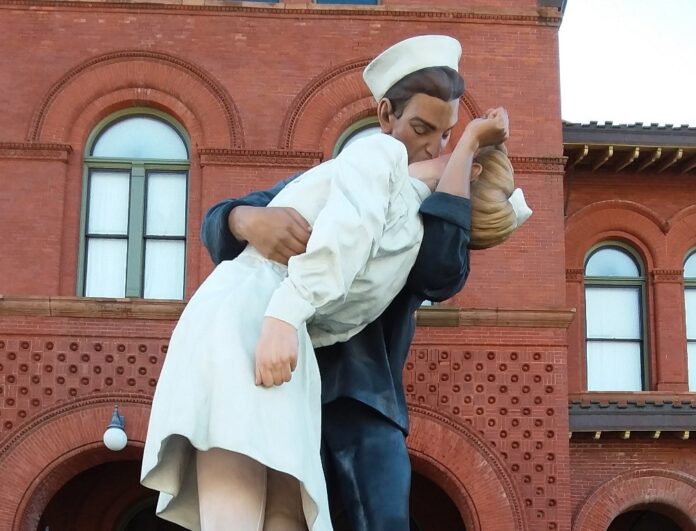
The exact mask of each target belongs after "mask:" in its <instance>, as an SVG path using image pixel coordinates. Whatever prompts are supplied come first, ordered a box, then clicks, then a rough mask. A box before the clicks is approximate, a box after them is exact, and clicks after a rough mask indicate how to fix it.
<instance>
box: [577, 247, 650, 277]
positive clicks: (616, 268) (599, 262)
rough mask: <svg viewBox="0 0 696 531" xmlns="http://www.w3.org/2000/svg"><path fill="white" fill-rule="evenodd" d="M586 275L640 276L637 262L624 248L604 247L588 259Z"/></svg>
mask: <svg viewBox="0 0 696 531" xmlns="http://www.w3.org/2000/svg"><path fill="white" fill-rule="evenodd" d="M585 275H586V276H588V277H639V276H640V270H639V269H638V265H637V264H636V262H635V261H634V260H633V258H631V257H630V256H629V254H628V253H627V252H625V251H623V250H620V249H615V248H611V247H609V248H603V249H600V250H598V251H597V252H595V253H594V254H593V255H592V256H591V257H590V259H589V260H588V261H587V265H586V266H585Z"/></svg>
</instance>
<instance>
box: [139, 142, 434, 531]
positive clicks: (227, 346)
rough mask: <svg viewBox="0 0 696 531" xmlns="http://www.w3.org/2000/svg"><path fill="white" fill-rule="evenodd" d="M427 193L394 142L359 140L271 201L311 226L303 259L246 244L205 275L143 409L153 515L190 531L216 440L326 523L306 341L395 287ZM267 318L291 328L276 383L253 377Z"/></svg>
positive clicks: (375, 311)
mask: <svg viewBox="0 0 696 531" xmlns="http://www.w3.org/2000/svg"><path fill="white" fill-rule="evenodd" d="M429 193H430V192H429V190H428V188H427V186H425V184H423V183H422V182H420V181H418V180H416V179H413V178H411V177H409V175H408V163H407V154H406V149H405V147H404V145H403V144H402V143H401V142H399V141H397V140H395V139H393V138H392V137H390V136H387V135H382V134H380V135H374V136H372V137H368V138H365V139H362V140H358V141H356V142H354V143H353V144H351V145H350V146H349V147H347V148H346V149H345V150H344V151H343V152H342V153H341V154H340V155H339V156H338V157H337V158H336V159H333V160H331V161H328V162H326V163H324V164H321V165H319V166H317V167H316V168H313V169H312V170H309V171H308V172H306V173H304V174H303V175H302V176H300V177H298V178H297V179H296V180H295V181H293V182H291V183H290V184H289V185H288V186H286V188H285V189H283V190H282V191H281V192H280V194H278V196H276V198H275V199H274V200H273V201H272V203H271V205H270V206H291V207H293V208H295V209H296V210H297V211H298V212H299V213H300V214H302V215H303V216H304V218H305V219H306V220H307V221H308V222H309V223H310V224H311V225H312V235H311V237H310V240H309V243H308V245H307V252H306V253H304V254H303V255H300V256H297V257H294V258H292V259H291V260H290V263H289V264H288V267H285V266H282V265H279V264H277V263H276V262H273V261H270V260H267V259H265V258H263V257H262V256H261V255H259V254H258V253H257V252H256V250H255V249H253V248H251V247H248V248H247V249H246V250H245V251H244V252H243V253H242V254H241V255H240V256H239V257H238V258H237V259H235V260H232V261H226V262H222V263H221V264H220V265H219V266H217V268H215V270H214V271H213V272H212V273H211V274H210V276H209V277H208V278H207V279H206V280H205V282H203V284H202V285H201V286H200V288H199V289H198V290H197V291H196V293H195V294H194V295H193V297H192V298H191V300H190V302H189V303H188V305H187V306H186V308H185V309H184V311H183V313H182V315H181V318H180V319H179V322H178V324H177V326H176V328H175V329H174V332H173V334H172V337H171V341H170V343H169V349H168V352H167V357H166V360H165V363H164V366H163V368H162V373H161V375H160V378H159V382H158V384H157V389H156V391H155V396H154V400H153V404H152V411H151V415H150V424H149V427H148V434H147V441H146V444H145V450H144V457H143V467H142V476H141V481H142V483H143V485H145V486H146V487H149V488H152V489H155V490H158V491H159V492H160V497H159V502H158V505H157V513H158V514H159V515H160V516H161V517H162V518H165V519H167V520H170V521H172V522H175V523H177V524H179V525H182V526H184V527H187V528H189V529H200V520H199V512H198V495H197V487H196V468H195V467H196V464H195V449H198V450H207V449H209V448H224V449H227V450H231V451H234V452H239V453H242V454H245V455H248V456H250V457H252V458H253V459H255V460H257V461H259V462H261V463H263V464H264V465H266V466H267V467H270V468H273V469H275V470H279V471H282V472H285V473H287V474H290V475H292V476H294V477H295V478H297V479H298V480H299V481H300V485H301V492H302V502H303V508H304V512H305V516H306V519H307V524H308V527H309V529H310V531H327V530H331V529H332V527H331V521H330V518H329V510H328V501H327V495H326V485H325V482H324V475H323V471H322V468H321V460H320V455H319V447H320V439H321V424H320V422H321V382H320V379H319V370H318V367H317V362H316V359H315V355H314V351H313V348H312V346H315V347H317V346H325V345H330V344H332V343H336V342H339V341H345V340H347V339H348V338H350V337H351V336H353V335H355V334H356V333H358V332H359V331H360V330H361V329H362V328H364V327H365V326H366V325H367V324H369V323H370V322H372V321H373V320H375V319H376V318H377V317H378V316H379V315H380V314H381V313H382V311H383V310H384V309H385V308H386V307H387V306H388V305H389V303H390V302H391V301H392V299H393V298H394V297H395V296H396V295H397V293H398V292H399V290H400V289H401V288H402V287H403V286H404V284H405V282H406V278H407V276H408V273H409V271H410V269H411V267H412V266H413V263H414V261H415V258H416V255H417V253H418V248H419V246H420V241H421V238H422V235H423V227H422V222H421V220H420V217H419V215H418V209H419V207H420V203H421V202H422V201H423V199H425V197H427V195H428V194H429ZM264 316H272V317H276V318H278V319H282V320H284V321H286V322H288V323H290V324H293V325H294V326H295V327H296V328H297V329H298V330H299V350H298V353H299V358H298V364H297V368H296V370H295V371H294V372H293V375H292V380H291V381H290V382H288V383H285V384H283V385H281V386H277V387H272V388H265V387H261V386H256V385H255V383H254V378H255V349H256V343H257V341H258V337H259V333H260V329H261V322H262V320H263V317H264ZM310 337H311V339H310Z"/></svg>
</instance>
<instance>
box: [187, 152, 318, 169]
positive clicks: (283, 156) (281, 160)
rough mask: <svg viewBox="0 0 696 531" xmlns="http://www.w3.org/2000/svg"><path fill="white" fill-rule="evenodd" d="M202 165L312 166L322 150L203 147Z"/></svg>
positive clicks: (200, 153)
mask: <svg viewBox="0 0 696 531" xmlns="http://www.w3.org/2000/svg"><path fill="white" fill-rule="evenodd" d="M198 154H199V156H200V161H201V162H200V163H201V166H283V167H292V168H310V167H312V166H316V165H317V164H319V163H320V162H321V161H322V159H323V157H324V154H323V153H322V152H321V151H293V150H285V149H268V150H252V149H216V148H212V149H201V150H199V151H198Z"/></svg>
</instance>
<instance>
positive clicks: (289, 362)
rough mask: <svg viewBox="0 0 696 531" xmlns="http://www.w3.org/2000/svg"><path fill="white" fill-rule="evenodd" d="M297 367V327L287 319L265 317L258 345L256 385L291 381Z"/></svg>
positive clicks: (267, 385)
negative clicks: (286, 320)
mask: <svg viewBox="0 0 696 531" xmlns="http://www.w3.org/2000/svg"><path fill="white" fill-rule="evenodd" d="M295 367H297V329H296V328H295V327H294V326H292V325H291V324H289V323H286V322H285V321H281V320H280V319H275V318H273V317H264V318H263V324H262V325H261V337H260V338H259V342H258V344H257V345H256V385H263V386H264V387H271V386H273V385H282V384H283V383H285V382H289V381H290V378H292V371H294V370H295Z"/></svg>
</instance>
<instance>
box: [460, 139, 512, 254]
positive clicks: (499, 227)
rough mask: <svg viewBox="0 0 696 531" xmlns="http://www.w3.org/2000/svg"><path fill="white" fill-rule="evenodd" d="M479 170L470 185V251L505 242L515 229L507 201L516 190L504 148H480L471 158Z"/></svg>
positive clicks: (510, 205) (510, 208) (510, 165)
mask: <svg viewBox="0 0 696 531" xmlns="http://www.w3.org/2000/svg"><path fill="white" fill-rule="evenodd" d="M474 163H479V164H480V165H481V166H482V168H483V169H482V171H481V174H480V175H479V176H478V178H477V179H476V180H474V181H473V182H472V183H471V240H470V241H469V248H470V249H487V248H489V247H493V246H495V245H498V244H500V243H502V242H504V241H505V240H507V239H508V238H509V237H510V235H511V234H512V233H513V231H514V230H515V229H516V228H517V215H516V214H515V211H514V209H513V208H512V204H511V203H510V201H509V199H510V196H511V195H512V192H513V191H514V189H515V180H514V171H513V169H512V164H511V163H510V159H508V157H507V153H506V151H505V147H504V146H498V147H494V146H490V147H485V148H482V149H480V150H479V151H478V153H477V154H476V157H474Z"/></svg>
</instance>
